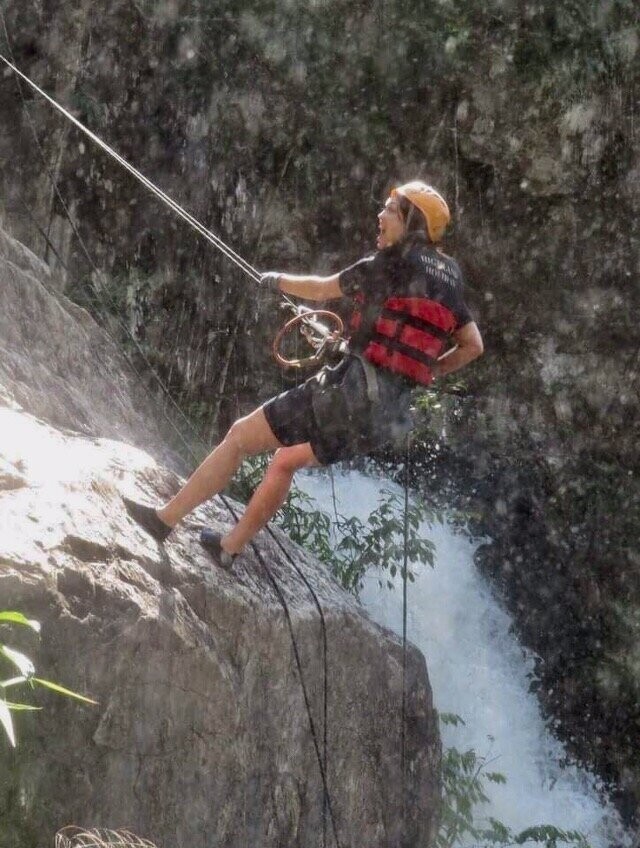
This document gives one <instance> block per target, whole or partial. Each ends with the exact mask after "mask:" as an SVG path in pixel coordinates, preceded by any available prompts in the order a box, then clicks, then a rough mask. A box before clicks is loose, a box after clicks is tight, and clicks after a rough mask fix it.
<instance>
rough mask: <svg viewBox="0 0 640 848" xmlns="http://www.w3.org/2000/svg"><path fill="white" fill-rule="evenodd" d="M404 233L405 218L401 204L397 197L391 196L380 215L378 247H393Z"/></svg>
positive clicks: (380, 248)
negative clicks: (401, 211)
mask: <svg viewBox="0 0 640 848" xmlns="http://www.w3.org/2000/svg"><path fill="white" fill-rule="evenodd" d="M403 235H404V220H403V218H402V215H401V213H400V206H399V205H398V200H397V198H395V197H390V198H389V199H388V200H387V202H386V203H385V205H384V209H383V210H382V212H380V214H379V215H378V238H377V239H376V247H377V248H378V250H382V249H383V248H385V247H391V245H392V244H395V243H396V242H397V241H400V239H401V238H402V236H403Z"/></svg>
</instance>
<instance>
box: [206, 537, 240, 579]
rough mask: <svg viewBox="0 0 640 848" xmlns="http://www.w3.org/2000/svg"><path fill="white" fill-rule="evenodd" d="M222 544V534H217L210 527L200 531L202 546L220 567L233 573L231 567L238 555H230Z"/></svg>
mask: <svg viewBox="0 0 640 848" xmlns="http://www.w3.org/2000/svg"><path fill="white" fill-rule="evenodd" d="M221 542H222V534H221V533H216V532H215V530H210V529H209V528H208V527H203V529H202V530H201V531H200V544H201V545H202V547H203V548H204V549H205V551H208V552H209V553H210V554H211V556H212V557H213V558H214V559H215V561H216V562H217V563H218V565H219V566H221V567H222V568H224V569H226V570H227V571H231V566H232V565H233V561H234V559H235V558H236V557H237V554H230V553H229V552H228V551H225V550H224V548H223V547H222V545H221Z"/></svg>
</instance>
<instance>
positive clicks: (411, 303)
mask: <svg viewBox="0 0 640 848" xmlns="http://www.w3.org/2000/svg"><path fill="white" fill-rule="evenodd" d="M354 299H355V302H356V305H355V309H354V311H353V314H352V316H351V321H350V329H351V332H352V333H357V332H358V331H359V330H362V331H364V338H362V337H361V338H359V339H358V342H359V344H358V347H359V348H360V349H361V353H362V355H363V356H364V357H365V359H367V360H368V361H369V362H372V363H373V364H374V365H377V366H378V367H380V368H387V369H389V370H390V371H393V372H394V373H395V374H401V375H402V376H403V377H408V378H409V379H411V380H414V381H415V382H416V383H422V384H423V385H425V386H428V385H429V384H430V383H431V380H432V379H433V377H432V373H431V368H432V366H433V363H434V362H435V361H436V359H437V358H438V357H439V356H440V354H441V353H442V351H443V349H444V347H445V345H446V344H447V342H449V341H450V339H451V333H452V332H453V331H454V330H455V328H456V323H457V322H456V318H455V316H454V314H453V312H451V310H450V309H447V307H446V306H443V305H442V304H441V303H438V302H437V301H435V300H430V299H429V298H427V297H389V298H387V299H386V300H385V301H384V303H383V304H382V306H381V307H378V308H377V309H376V310H375V312H374V314H373V315H371V313H369V311H368V309H367V304H366V301H365V297H364V295H363V293H362V292H358V293H356V294H355V295H354ZM365 310H366V311H367V313H368V314H367V323H368V325H369V328H365V327H362V321H363V311H365ZM358 335H359V336H361V335H362V334H361V333H358Z"/></svg>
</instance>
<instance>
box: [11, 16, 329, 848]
mask: <svg viewBox="0 0 640 848" xmlns="http://www.w3.org/2000/svg"><path fill="white" fill-rule="evenodd" d="M0 18H1V19H2V25H3V29H4V34H5V39H6V42H7V46H8V48H9V51H11V47H10V42H9V36H8V31H7V26H6V20H5V17H4V13H3V11H2V9H1V8H0ZM0 60H1V61H2V62H4V63H5V65H7V67H8V68H10V69H11V70H12V71H13V72H14V73H15V74H16V75H17V76H18V77H19V78H20V79H22V80H23V81H24V82H26V83H27V84H28V85H29V86H30V87H31V88H32V89H34V90H35V91H36V92H37V93H39V94H40V95H41V96H42V97H44V99H45V100H47V101H48V102H49V103H50V104H51V105H52V106H53V107H54V108H55V109H57V110H58V111H59V112H60V113H61V114H63V115H64V116H65V117H66V118H67V119H68V120H70V121H71V122H72V123H73V124H75V126H77V127H78V128H79V129H80V130H81V131H82V132H83V133H84V134H85V135H87V136H88V137H89V138H90V139H91V140H92V141H94V142H95V143H96V144H98V145H99V146H100V147H101V148H102V149H103V150H105V151H106V152H107V153H108V154H109V155H110V156H111V157H112V158H113V159H115V160H116V161H117V162H118V163H119V164H121V165H122V166H123V167H124V168H125V169H126V170H127V171H129V172H130V173H131V174H133V176H135V177H136V179H138V180H139V181H140V182H141V183H142V184H143V185H144V186H146V187H147V188H148V189H149V190H150V191H151V192H152V193H153V194H155V195H156V196H157V197H158V198H160V200H162V201H163V202H164V203H166V205H167V206H169V207H170V208H171V209H172V210H173V211H174V212H176V213H177V214H178V215H179V216H180V217H181V218H182V219H183V220H184V221H186V222H187V223H188V224H189V225H190V226H191V227H193V229H195V230H196V231H197V232H198V233H200V234H201V235H202V236H203V237H204V238H206V239H207V241H209V242H210V243H211V244H213V245H214V246H215V247H217V248H218V249H219V250H220V251H221V252H222V253H223V254H224V255H225V256H227V258H229V259H230V260H231V261H232V262H234V263H235V264H236V265H237V266H238V267H239V268H240V269H241V270H242V271H243V272H244V273H245V274H247V276H249V277H251V279H253V280H254V281H255V282H259V280H260V274H259V272H258V271H257V270H256V269H255V268H254V267H253V266H252V265H250V264H249V263H248V262H246V260H244V259H243V258H242V257H241V256H240V255H239V254H237V253H236V252H235V251H234V250H232V248H230V247H229V246H228V245H226V244H225V243H224V242H223V241H222V239H220V238H219V237H218V236H216V235H215V234H214V233H212V232H211V231H210V230H208V229H207V228H206V227H205V226H204V225H203V224H201V223H200V222H199V221H198V220H197V219H196V218H194V217H193V216H192V215H191V214H190V213H189V212H187V211H186V210H185V209H183V208H182V207H181V206H180V205H179V204H178V203H176V202H175V201H174V200H172V198H170V197H169V196H168V195H166V194H165V193H164V192H163V191H161V190H160V189H159V188H158V187H157V186H155V185H154V184H153V183H152V182H151V180H149V179H147V178H146V177H145V176H144V175H143V174H142V173H140V171H138V170H137V169H136V168H134V167H133V166H132V165H130V164H129V163H128V162H127V161H126V160H125V159H124V158H123V157H121V156H120V155H119V154H118V153H116V151H115V150H113V149H112V148H111V147H109V145H107V144H106V143H105V142H104V141H102V139H100V138H99V137H98V136H97V135H95V134H94V133H92V132H91V131H90V130H89V129H87V128H86V127H85V126H84V125H83V124H82V123H81V122H80V121H78V120H77V119H76V118H75V117H74V116H73V115H72V114H71V113H70V112H68V111H67V110H66V109H64V107H62V106H61V105H60V104H58V103H57V102H56V101H55V100H53V98H51V97H50V96H49V95H48V94H46V92H44V91H43V90H42V89H41V88H40V87H39V86H37V85H36V84H35V83H34V82H32V80H30V79H29V77H27V76H26V75H25V74H23V73H22V71H20V70H19V69H18V68H17V67H16V65H15V64H14V63H13V62H10V61H9V60H8V59H6V58H5V57H4V56H3V55H2V54H0ZM18 89H19V92H20V96H21V99H22V106H23V109H24V110H25V112H26V111H27V110H26V104H25V100H24V96H23V93H22V89H21V88H20V86H18ZM29 122H30V124H31V129H32V131H33V134H34V137H35V139H36V144H37V146H38V149H39V151H40V154H41V155H42V158H43V162H44V161H45V158H44V153H43V151H42V148H41V147H40V144H39V141H38V138H37V134H36V131H35V127H34V126H33V124H32V122H31V119H30V118H29ZM45 168H46V170H47V174H48V176H49V179H50V180H51V182H52V185H53V187H54V190H55V192H56V195H57V196H58V197H59V198H60V200H61V201H62V205H63V208H64V210H65V213H66V215H67V217H68V219H69V222H70V224H71V226H72V229H73V232H74V234H75V235H76V237H77V238H78V239H79V241H80V243H81V245H82V248H83V252H84V253H85V256H86V257H87V259H88V260H89V262H90V264H91V265H92V267H93V268H94V270H95V271H98V269H97V266H96V264H95V262H94V261H93V259H92V257H91V255H90V254H89V252H88V249H87V248H86V246H85V245H84V242H83V240H82V238H81V236H80V233H79V232H78V229H77V226H76V225H75V222H74V221H73V218H72V216H71V214H70V212H69V209H68V207H67V205H66V204H65V203H64V200H63V199H62V197H61V195H60V191H59V188H58V185H57V181H56V179H55V177H54V175H53V174H52V173H51V172H50V170H49V168H48V167H46V163H45ZM124 329H125V331H126V332H127V335H128V336H129V337H130V338H131V339H132V341H133V342H134V344H135V346H136V348H139V345H138V344H137V342H136V340H135V338H134V337H133V336H132V334H131V332H130V330H129V329H128V328H127V327H124ZM127 361H128V362H129V364H130V366H131V367H132V370H133V372H134V374H135V376H136V378H137V379H138V380H139V382H140V384H141V385H142V386H143V387H144V389H145V391H147V393H148V394H149V396H150V397H151V398H152V399H153V400H154V401H155V400H156V399H155V397H154V396H153V394H152V393H151V392H150V390H149V389H148V387H147V386H146V383H145V382H144V380H143V379H142V376H141V375H140V373H139V372H138V371H137V370H136V368H135V366H133V364H132V363H131V361H130V360H129V359H128V358H127ZM144 361H145V364H146V365H147V367H148V368H149V371H150V373H151V374H153V376H154V378H155V379H156V380H157V381H158V384H159V385H160V387H161V389H162V392H163V394H164V395H165V396H166V397H167V398H168V399H169V400H170V402H171V403H172V405H173V406H174V407H175V408H177V410H178V411H179V413H180V415H181V417H182V419H183V420H184V421H185V423H186V424H187V425H188V427H189V429H190V430H191V432H192V433H193V435H194V436H195V438H196V439H197V440H198V441H199V442H200V443H201V444H202V446H203V448H204V449H205V450H208V446H207V445H206V444H204V442H202V440H201V438H200V436H199V434H198V431H197V430H196V428H195V427H194V425H193V423H192V422H191V421H190V420H189V418H188V417H187V416H186V415H185V413H184V412H183V411H182V409H181V408H180V407H179V405H178V404H177V403H176V402H175V401H174V400H173V398H172V397H171V394H170V392H169V390H168V388H167V387H166V386H165V384H164V383H163V381H162V380H161V378H160V377H159V376H158V375H157V373H156V372H155V369H154V368H153V366H152V365H151V363H150V362H149V360H148V359H147V358H146V357H144ZM163 414H164V415H165V418H166V419H167V421H168V422H169V424H170V425H171V426H172V427H173V429H174V430H175V431H176V432H177V433H178V435H179V437H180V439H181V441H182V442H183V444H184V446H185V447H186V449H187V451H188V453H189V454H190V455H191V457H192V459H193V461H194V462H196V463H197V462H198V461H199V459H198V457H197V456H196V455H195V453H194V452H193V449H192V447H191V445H190V444H189V443H188V442H186V440H185V439H184V437H183V436H182V434H181V433H180V431H179V430H178V428H177V427H176V426H175V424H174V423H173V421H171V419H170V418H168V417H167V416H166V413H165V412H164V409H163ZM219 498H220V500H221V501H222V503H223V504H224V506H225V507H226V509H227V510H228V511H229V513H230V514H231V516H232V517H233V519H234V520H235V521H236V523H237V522H238V520H239V519H238V515H237V513H236V512H235V510H234V509H233V507H232V505H231V503H230V502H229V500H228V499H227V498H226V497H225V496H224V495H222V494H219ZM267 532H268V533H269V534H270V536H271V538H272V539H273V541H274V542H275V543H276V545H277V546H278V548H279V549H280V551H281V552H282V554H283V555H284V557H285V558H286V559H287V560H288V561H289V563H290V565H291V566H292V567H293V569H294V571H295V572H296V573H297V574H298V576H299V577H300V579H301V580H302V582H303V583H304V585H305V586H306V587H307V589H308V590H309V593H310V595H311V597H312V599H313V603H314V605H315V607H316V609H317V610H318V613H319V617H320V622H321V627H322V643H323V678H324V686H323V689H324V693H323V694H324V697H323V728H324V738H323V751H322V752H321V751H320V744H319V741H318V734H317V731H316V726H315V721H314V719H313V715H312V711H311V702H310V699H309V693H308V690H307V685H306V682H305V678H304V673H303V669H302V662H301V659H300V652H299V650H298V645H297V640H296V637H295V632H294V629H293V622H292V618H291V614H290V612H289V608H288V605H287V602H286V599H285V597H284V595H283V593H282V590H281V589H280V587H279V585H278V583H277V581H276V580H275V578H274V576H273V574H272V572H271V569H270V568H269V567H268V565H267V563H266V561H265V559H264V557H263V556H262V554H261V552H260V550H259V548H258V547H257V545H256V544H255V542H252V543H251V546H252V548H253V551H254V553H255V555H256V558H257V559H258V562H259V563H260V564H261V566H262V568H263V571H264V573H265V574H266V575H267V579H268V580H269V582H270V584H271V586H272V587H273V590H274V592H275V594H276V596H277V598H278V600H279V602H280V604H281V606H282V609H283V612H284V615H285V619H286V621H287V627H288V630H289V634H290V637H291V644H292V649H293V653H294V659H295V663H296V667H297V671H298V676H299V679H300V684H301V688H302V692H303V698H304V703H305V708H306V712H307V718H308V722H309V729H310V733H311V737H312V741H313V747H314V752H315V755H316V759H317V762H318V768H319V771H320V777H321V781H322V787H323V845H326V813H327V812H328V813H329V818H330V821H331V827H332V832H333V837H334V841H335V844H336V848H341V843H340V841H339V839H338V833H337V826H336V821H335V815H334V810H333V805H332V802H331V796H330V793H329V787H328V777H327V775H328V772H327V766H328V758H327V726H328V725H327V707H328V661H327V653H328V652H327V635H326V621H325V617H324V612H323V610H322V606H321V604H320V601H319V599H318V596H317V594H316V592H315V591H314V589H313V587H312V586H311V584H310V583H309V581H308V579H307V577H306V576H305V574H304V572H302V570H301V569H300V568H299V567H298V566H297V564H296V562H295V560H294V559H293V557H292V556H291V554H290V553H289V552H288V551H287V549H286V548H285V547H284V545H283V544H282V542H281V541H280V539H279V538H278V536H277V535H276V534H275V533H274V531H273V529H272V528H271V527H269V526H268V527H267Z"/></svg>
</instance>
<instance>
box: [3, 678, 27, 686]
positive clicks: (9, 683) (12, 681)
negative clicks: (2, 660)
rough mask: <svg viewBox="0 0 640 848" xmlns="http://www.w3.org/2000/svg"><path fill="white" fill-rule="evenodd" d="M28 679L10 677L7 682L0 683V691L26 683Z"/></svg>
mask: <svg viewBox="0 0 640 848" xmlns="http://www.w3.org/2000/svg"><path fill="white" fill-rule="evenodd" d="M28 679H29V678H28V677H11V678H9V680H3V681H1V682H0V689H8V688H9V687H10V686H18V685H19V684H20V683H26V682H27V680H28Z"/></svg>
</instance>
